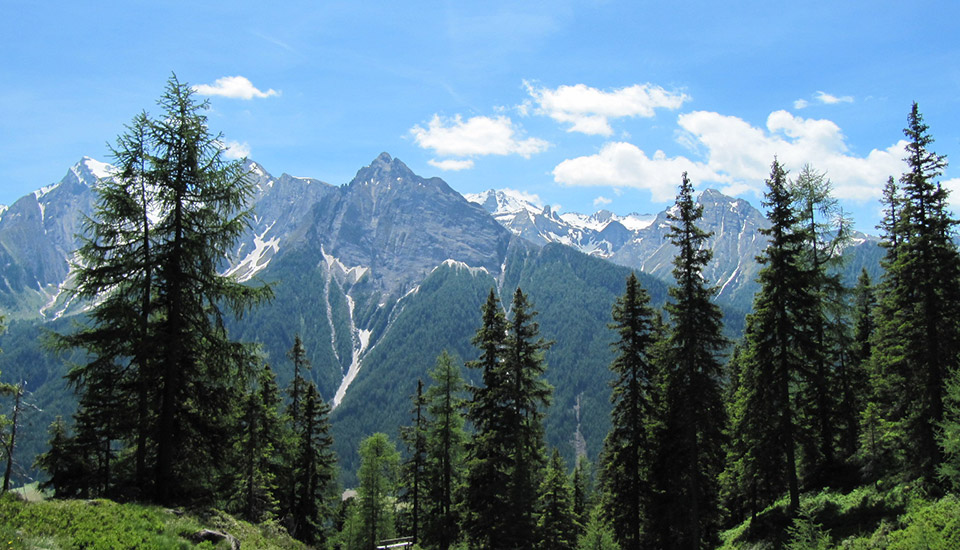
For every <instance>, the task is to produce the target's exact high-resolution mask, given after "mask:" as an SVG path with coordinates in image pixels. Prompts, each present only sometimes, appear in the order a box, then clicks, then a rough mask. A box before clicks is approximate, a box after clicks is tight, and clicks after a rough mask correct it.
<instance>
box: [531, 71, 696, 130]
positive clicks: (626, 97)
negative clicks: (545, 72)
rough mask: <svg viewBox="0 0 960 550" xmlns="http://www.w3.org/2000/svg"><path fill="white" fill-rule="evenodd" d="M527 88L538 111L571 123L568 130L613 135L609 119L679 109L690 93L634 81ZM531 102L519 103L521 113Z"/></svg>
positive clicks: (559, 120) (651, 114) (642, 115)
mask: <svg viewBox="0 0 960 550" xmlns="http://www.w3.org/2000/svg"><path fill="white" fill-rule="evenodd" d="M524 86H525V87H526V88H527V92H528V93H529V94H530V96H531V97H532V98H533V100H534V102H535V103H536V104H537V109H536V112H537V113H539V114H545V115H547V116H549V117H550V118H552V119H554V120H556V121H557V122H562V123H566V124H569V125H570V127H569V128H567V131H568V132H581V133H584V134H589V135H603V136H610V135H612V134H613V128H612V127H611V126H610V119H614V118H623V117H643V118H650V117H652V116H654V114H655V111H656V109H670V110H675V109H679V108H680V106H681V105H683V103H684V102H685V101H687V100H688V99H690V98H689V96H687V95H686V94H684V93H681V92H676V91H673V92H671V91H667V90H665V89H663V88H661V87H660V86H654V85H652V84H635V85H633V86H629V87H626V88H618V89H615V90H613V91H603V90H598V89H596V88H591V87H589V86H587V85H585V84H577V85H574V86H560V87H559V88H557V89H555V90H551V89H548V88H535V87H534V86H533V85H531V84H530V83H528V82H524ZM528 110H529V105H528V104H524V105H521V106H520V112H521V114H524V113H526V112H527V111H528Z"/></svg>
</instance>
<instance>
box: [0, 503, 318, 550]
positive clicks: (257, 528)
mask: <svg viewBox="0 0 960 550" xmlns="http://www.w3.org/2000/svg"><path fill="white" fill-rule="evenodd" d="M204 528H206V529H213V530H217V531H224V532H227V533H230V534H231V535H233V536H234V537H236V538H237V539H238V540H239V541H240V544H241V547H242V548H244V550H246V549H250V548H263V549H282V550H286V549H291V550H293V549H302V548H305V546H304V545H302V544H300V543H298V542H297V541H294V540H293V539H291V538H290V537H289V536H287V535H286V533H285V532H284V531H283V530H282V529H280V528H279V527H277V526H276V525H274V524H270V523H267V524H263V525H251V524H249V523H246V522H241V521H238V520H236V519H234V518H232V517H230V516H228V515H226V514H224V513H222V512H218V511H206V512H201V513H182V512H177V511H174V510H168V509H164V508H160V507H157V506H143V505H138V504H118V503H115V502H112V501H109V500H102V499H99V500H49V501H40V502H24V501H23V500H21V499H20V498H19V497H18V496H16V495H2V496H0V550H6V549H15V548H16V549H20V548H25V549H51V550H52V549H63V550H68V549H71V550H72V549H81V548H83V549H114V548H116V549H129V548H142V549H193V548H204V549H214V548H228V547H229V546H228V545H227V544H226V543H221V544H220V545H218V546H213V545H212V544H211V543H208V542H207V543H202V544H199V545H194V544H193V543H191V542H190V541H188V540H187V539H186V538H185V535H189V534H192V533H195V532H197V531H199V530H201V529H204Z"/></svg>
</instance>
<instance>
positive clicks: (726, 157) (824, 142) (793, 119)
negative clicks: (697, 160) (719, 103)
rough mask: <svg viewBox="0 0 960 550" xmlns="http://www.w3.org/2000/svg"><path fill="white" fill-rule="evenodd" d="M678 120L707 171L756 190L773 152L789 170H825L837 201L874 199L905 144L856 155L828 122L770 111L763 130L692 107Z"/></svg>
mask: <svg viewBox="0 0 960 550" xmlns="http://www.w3.org/2000/svg"><path fill="white" fill-rule="evenodd" d="M678 123H679V125H680V127H681V128H683V130H684V131H686V132H687V133H688V134H689V135H691V136H693V139H694V140H695V141H696V142H697V143H699V144H702V146H703V148H704V149H705V150H706V151H707V153H706V159H707V161H706V165H707V167H708V168H709V169H710V171H712V172H714V173H715V174H716V175H717V176H718V177H719V176H723V177H726V178H727V180H729V181H731V183H737V184H738V185H739V186H741V187H748V188H751V189H753V190H754V191H755V192H756V193H758V194H759V193H761V192H762V190H763V185H764V183H763V182H764V179H765V178H766V177H767V176H769V173H770V163H771V162H772V161H773V157H774V156H776V157H777V158H778V159H779V160H780V162H781V163H782V164H783V165H784V166H785V167H787V168H788V169H790V170H793V171H797V170H799V169H800V167H801V166H803V165H804V164H806V163H810V164H812V165H813V166H814V168H816V169H817V170H821V171H825V172H827V177H829V178H830V180H831V181H832V182H833V184H834V195H835V196H836V197H837V198H840V199H855V200H866V199H875V198H877V197H879V196H880V189H881V188H882V187H883V183H884V182H885V181H886V180H887V177H888V176H890V175H891V174H899V173H901V172H902V171H903V161H902V160H901V157H902V156H903V147H904V145H905V142H903V141H899V142H897V143H895V144H893V145H891V146H890V147H888V148H886V149H882V150H878V149H874V150H872V151H870V152H869V153H868V154H867V155H866V156H864V157H860V156H857V155H854V154H851V153H850V152H849V150H848V147H847V145H846V141H845V138H844V136H843V133H842V132H841V130H840V127H839V126H837V125H836V124H835V123H834V122H832V121H830V120H815V119H804V118H801V117H797V116H794V115H792V114H790V113H788V112H787V111H775V112H773V113H771V114H770V115H769V116H768V117H767V124H766V131H764V129H762V128H756V127H754V126H752V125H750V124H748V123H747V122H745V121H744V120H742V119H740V118H737V117H733V116H724V115H721V114H719V113H713V112H706V111H694V112H692V113H687V114H684V115H681V116H680V117H679V118H678Z"/></svg>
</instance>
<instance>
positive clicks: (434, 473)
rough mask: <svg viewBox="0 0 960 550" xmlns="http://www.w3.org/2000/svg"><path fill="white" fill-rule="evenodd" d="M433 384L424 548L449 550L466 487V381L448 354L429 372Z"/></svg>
mask: <svg viewBox="0 0 960 550" xmlns="http://www.w3.org/2000/svg"><path fill="white" fill-rule="evenodd" d="M430 378H431V379H432V380H433V384H432V385H431V386H430V388H428V389H427V392H426V395H425V398H426V406H427V414H428V416H429V423H428V425H427V439H426V459H427V460H426V469H425V472H424V473H425V482H424V486H425V494H424V497H425V499H424V500H425V506H424V509H425V511H426V512H427V513H426V516H425V518H424V522H423V545H424V546H429V547H435V548H439V549H440V550H447V549H448V548H450V546H451V545H452V544H453V543H454V542H456V541H457V540H458V539H459V536H460V529H459V510H458V506H457V502H456V497H457V495H458V494H459V492H460V491H461V490H462V486H463V478H464V473H463V468H464V459H465V457H464V448H465V445H466V440H467V436H466V432H464V429H463V424H464V420H463V415H462V413H461V412H460V411H461V409H462V408H463V406H464V399H463V397H462V393H463V391H464V385H463V378H462V377H461V375H460V369H459V367H458V366H457V364H456V363H455V362H454V359H453V358H452V357H451V356H450V355H449V354H448V353H447V352H446V351H444V352H443V353H441V354H440V356H439V357H437V364H436V366H435V367H434V369H433V370H432V371H431V372H430Z"/></svg>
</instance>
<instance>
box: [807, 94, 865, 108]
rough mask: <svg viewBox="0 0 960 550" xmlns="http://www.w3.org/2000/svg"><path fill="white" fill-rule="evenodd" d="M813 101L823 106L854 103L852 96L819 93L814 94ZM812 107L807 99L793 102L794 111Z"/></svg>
mask: <svg viewBox="0 0 960 550" xmlns="http://www.w3.org/2000/svg"><path fill="white" fill-rule="evenodd" d="M813 99H814V101H816V102H817V103H820V104H821V105H836V104H837V103H853V96H852V95H845V96H835V95H833V94H828V93H827V92H823V91H817V93H815V94H813ZM809 106H810V102H809V101H807V100H806V99H798V100H796V101H794V102H793V108H794V109H806V108H807V107H809Z"/></svg>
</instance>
